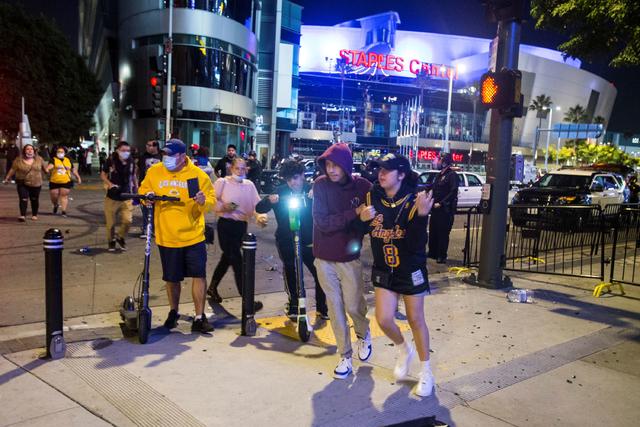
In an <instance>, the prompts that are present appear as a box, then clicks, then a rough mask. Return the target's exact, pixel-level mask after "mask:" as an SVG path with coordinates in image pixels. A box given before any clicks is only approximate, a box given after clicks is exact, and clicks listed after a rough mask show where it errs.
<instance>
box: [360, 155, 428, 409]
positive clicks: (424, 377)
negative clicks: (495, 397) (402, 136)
mask: <svg viewBox="0 0 640 427" xmlns="http://www.w3.org/2000/svg"><path fill="white" fill-rule="evenodd" d="M378 164H379V167H380V170H379V173H378V183H377V184H376V185H375V186H374V187H373V189H372V190H371V191H370V192H369V193H368V194H367V201H366V205H367V206H366V208H364V209H362V211H361V212H360V220H361V221H363V223H365V224H366V226H367V231H368V232H369V235H370V236H371V251H372V253H373V266H372V271H371V281H372V282H373V285H374V287H375V296H376V320H377V322H378V325H380V328H381V329H382V330H383V331H384V333H385V335H387V336H388V337H389V338H390V339H391V341H393V343H394V344H395V346H396V347H397V348H398V360H397V362H396V366H395V369H394V371H393V373H394V376H395V377H396V380H398V381H400V380H403V379H406V377H407V375H408V373H409V368H410V366H411V360H412V359H413V357H414V355H415V352H416V349H417V352H418V356H419V357H420V362H421V371H420V377H419V380H418V384H417V385H416V388H415V390H414V392H415V393H416V394H417V395H418V396H429V395H431V392H432V390H433V382H434V379H433V374H432V373H431V367H430V364H429V329H428V328H427V322H426V321H425V318H424V296H425V294H426V293H427V292H429V279H428V276H427V253H426V246H427V218H428V215H429V212H430V211H431V207H432V205H433V199H432V197H431V193H430V192H429V194H427V193H425V192H424V191H421V192H419V193H418V194H415V193H416V185H417V183H418V175H417V174H416V173H415V172H413V171H412V170H411V164H410V163H409V160H407V158H406V157H403V156H399V155H395V154H387V155H386V156H384V157H383V158H382V159H381V160H380V161H379V162H378ZM400 297H402V299H403V300H404V303H405V307H406V309H407V319H408V320H409V326H410V327H411V332H412V334H413V338H414V342H415V344H411V343H408V342H407V341H406V340H405V338H404V337H403V336H402V332H401V331H400V328H398V325H397V324H396V322H395V313H396V308H397V306H398V299H399V298H400Z"/></svg>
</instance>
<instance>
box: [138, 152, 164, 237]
mask: <svg viewBox="0 0 640 427" xmlns="http://www.w3.org/2000/svg"><path fill="white" fill-rule="evenodd" d="M161 161H162V153H160V145H159V143H158V141H154V140H151V141H147V143H146V145H145V152H144V153H143V154H142V156H140V158H139V159H138V182H142V181H144V177H145V176H146V175H147V170H149V168H150V167H151V166H153V165H155V164H156V163H160V162H161ZM140 208H141V209H142V233H141V234H140V238H141V239H146V238H147V235H146V232H147V214H148V213H149V208H148V207H147V206H146V205H145V204H144V203H141V204H140ZM151 229H152V230H153V223H151Z"/></svg>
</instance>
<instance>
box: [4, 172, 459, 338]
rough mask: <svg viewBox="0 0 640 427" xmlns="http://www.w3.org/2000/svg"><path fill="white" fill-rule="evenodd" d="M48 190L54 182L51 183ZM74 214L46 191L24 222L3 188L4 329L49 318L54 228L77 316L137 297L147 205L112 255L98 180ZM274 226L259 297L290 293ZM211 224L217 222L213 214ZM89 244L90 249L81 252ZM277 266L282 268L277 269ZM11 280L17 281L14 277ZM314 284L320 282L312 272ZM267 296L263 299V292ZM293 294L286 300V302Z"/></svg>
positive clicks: (261, 242) (262, 232) (267, 234)
mask: <svg viewBox="0 0 640 427" xmlns="http://www.w3.org/2000/svg"><path fill="white" fill-rule="evenodd" d="M45 187H46V186H45ZM71 197H72V198H73V200H72V201H71V202H70V205H69V212H68V218H62V217H61V216H59V215H58V216H53V215H52V214H51V202H50V201H49V194H48V191H47V189H46V188H43V191H42V193H41V195H40V206H41V211H42V213H41V214H40V215H39V220H38V221H37V222H34V221H31V220H28V221H27V223H26V224H21V223H19V222H18V221H17V209H18V206H17V204H18V200H17V194H16V192H15V186H14V185H4V186H0V232H1V233H2V235H3V236H4V238H3V240H2V243H0V270H1V271H3V272H5V273H4V274H3V278H2V279H0V283H1V286H0V298H2V300H3V301H6V302H7V304H6V307H5V309H4V310H2V312H0V326H9V325H19V324H24V323H32V322H39V321H42V320H44V253H43V251H42V237H43V235H44V232H45V231H46V230H47V229H49V228H52V227H55V228H59V229H60V230H61V231H62V232H63V233H64V239H65V242H64V245H65V248H64V253H63V260H64V267H63V269H64V304H65V316H68V317H75V316H82V315H88V314H97V313H107V312H112V311H114V310H117V309H118V308H119V307H120V304H121V303H122V300H123V299H124V297H125V296H127V295H130V294H131V292H132V288H133V285H134V283H135V281H136V279H137V278H138V275H139V274H140V272H141V271H142V264H143V260H144V240H142V239H139V238H138V237H137V236H138V235H139V232H140V225H141V215H140V209H138V208H136V209H135V214H134V225H135V226H134V227H132V229H131V232H130V234H131V235H130V238H129V239H128V240H127V246H128V250H127V252H126V253H119V252H116V253H111V252H107V244H106V237H105V227H104V213H103V200H104V190H103V189H102V185H101V184H99V183H98V180H97V178H95V177H94V178H93V179H92V180H89V183H88V184H83V185H81V186H78V187H76V188H75V189H74V190H73V192H72V193H71ZM269 215H270V221H269V225H268V226H267V227H266V228H264V229H261V228H259V227H257V226H256V225H255V223H254V224H251V225H250V226H249V231H250V232H251V233H254V234H255V235H256V236H257V241H258V250H257V254H256V294H257V295H261V294H269V293H274V292H282V291H283V290H284V287H283V286H284V285H283V281H282V273H281V272H282V268H281V263H280V259H279V258H278V254H277V251H276V248H275V238H274V232H275V227H276V223H275V218H274V217H273V212H270V213H269ZM464 220H465V217H464V215H458V217H457V218H456V223H455V224H454V231H452V233H451V245H450V248H451V249H450V259H451V264H452V265H459V264H460V262H461V260H462V248H463V246H464ZM207 222H210V223H213V222H215V218H214V215H213V214H209V216H208V218H207ZM367 239H368V238H366V239H365V242H364V250H363V255H362V260H363V263H364V265H365V268H364V271H365V272H366V273H365V277H368V276H369V272H368V270H369V268H368V266H370V265H371V251H370V248H369V243H368V240H367ZM82 248H88V249H89V252H88V253H86V254H83V253H80V252H79V250H80V249H82ZM208 248H209V251H208V255H209V259H208V263H207V272H208V277H209V278H210V277H211V273H212V272H213V269H214V268H215V266H216V264H217V262H218V259H219V256H220V248H219V246H218V242H217V240H216V243H215V244H214V245H212V246H209V247H208ZM429 267H430V271H431V272H432V273H438V272H443V271H446V266H444V265H439V264H436V263H434V262H433V261H429ZM274 268H275V269H274ZM9 272H10V274H11V277H14V278H19V280H17V281H12V280H7V279H8V277H9V276H8V273H9ZM161 276H162V274H161V269H160V259H159V256H158V252H157V249H155V248H154V250H153V252H152V259H151V304H152V305H157V306H164V305H166V304H167V296H166V292H165V290H164V283H163V282H162V280H161ZM305 276H306V277H307V278H308V279H307V281H306V286H307V287H312V286H313V283H312V280H313V279H312V278H311V275H310V274H308V272H307V273H306V274H305ZM220 286H221V287H220V293H221V295H222V296H223V297H231V296H237V295H238V294H237V291H236V287H235V285H234V283H233V274H232V271H231V269H229V272H228V273H227V275H226V276H225V277H224V279H223V281H222V283H221V285H220ZM258 299H259V297H258ZM190 300H191V293H190V292H184V294H183V301H184V302H187V301H190ZM284 303H285V299H283V300H282V304H284Z"/></svg>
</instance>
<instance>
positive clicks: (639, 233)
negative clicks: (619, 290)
mask: <svg viewBox="0 0 640 427" xmlns="http://www.w3.org/2000/svg"><path fill="white" fill-rule="evenodd" d="M617 206H618V207H619V211H618V215H617V218H616V221H615V223H613V224H612V225H613V229H612V230H613V232H612V235H613V238H612V239H613V241H612V248H611V259H610V262H611V265H610V267H611V269H610V271H609V282H610V283H624V284H630V285H640V263H639V261H640V260H639V259H638V258H639V256H640V205H638V204H627V205H617Z"/></svg>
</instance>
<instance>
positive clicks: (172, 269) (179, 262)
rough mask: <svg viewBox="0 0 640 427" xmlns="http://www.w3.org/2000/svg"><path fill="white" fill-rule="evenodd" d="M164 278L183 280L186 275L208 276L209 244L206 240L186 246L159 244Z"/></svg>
mask: <svg viewBox="0 0 640 427" xmlns="http://www.w3.org/2000/svg"><path fill="white" fill-rule="evenodd" d="M158 250H159V251H160V262H161V263H162V280H164V281H165V282H172V283H178V282H182V281H183V280H184V278H185V277H202V278H203V279H204V278H206V277H207V246H206V245H205V243H204V241H202V242H200V243H196V244H195V245H191V246H185V247H184V248H168V247H166V246H158Z"/></svg>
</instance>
